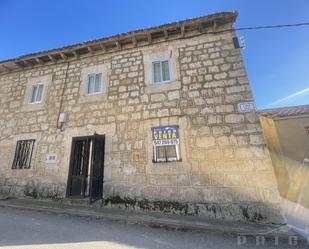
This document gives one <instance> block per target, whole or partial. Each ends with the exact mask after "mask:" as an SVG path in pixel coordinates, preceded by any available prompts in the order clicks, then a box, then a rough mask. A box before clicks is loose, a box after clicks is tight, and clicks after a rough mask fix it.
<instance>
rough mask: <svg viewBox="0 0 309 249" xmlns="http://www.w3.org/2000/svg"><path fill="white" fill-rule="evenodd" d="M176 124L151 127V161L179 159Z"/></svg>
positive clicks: (177, 128)
mask: <svg viewBox="0 0 309 249" xmlns="http://www.w3.org/2000/svg"><path fill="white" fill-rule="evenodd" d="M178 130H179V127H178V125H171V126H159V127H153V128H152V145H153V162H173V161H180V160H181V158H180V148H179V131H178Z"/></svg>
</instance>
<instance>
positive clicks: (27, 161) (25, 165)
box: [12, 139, 35, 169]
mask: <svg viewBox="0 0 309 249" xmlns="http://www.w3.org/2000/svg"><path fill="white" fill-rule="evenodd" d="M34 142H35V140H34V139H29V140H19V141H17V144H16V149H15V156H14V161H13V165H12V169H29V168H30V165H31V157H32V153H33V147H34Z"/></svg>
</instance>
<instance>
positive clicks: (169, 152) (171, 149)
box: [166, 145, 177, 161]
mask: <svg viewBox="0 0 309 249" xmlns="http://www.w3.org/2000/svg"><path fill="white" fill-rule="evenodd" d="M166 157H167V160H168V161H176V160H177V152H176V145H167V146H166Z"/></svg>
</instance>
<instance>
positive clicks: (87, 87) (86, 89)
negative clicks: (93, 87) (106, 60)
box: [84, 72, 103, 96]
mask: <svg viewBox="0 0 309 249" xmlns="http://www.w3.org/2000/svg"><path fill="white" fill-rule="evenodd" d="M97 74H101V81H100V91H99V92H93V93H89V92H88V89H89V78H90V76H92V75H94V76H96V75H97ZM102 92H103V73H101V72H96V73H89V74H87V79H86V84H85V88H84V93H85V95H86V96H92V95H98V94H102Z"/></svg>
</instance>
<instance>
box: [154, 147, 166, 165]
mask: <svg viewBox="0 0 309 249" xmlns="http://www.w3.org/2000/svg"><path fill="white" fill-rule="evenodd" d="M156 152H157V162H165V161H166V154H165V146H156Z"/></svg>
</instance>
